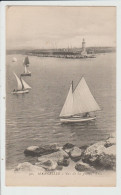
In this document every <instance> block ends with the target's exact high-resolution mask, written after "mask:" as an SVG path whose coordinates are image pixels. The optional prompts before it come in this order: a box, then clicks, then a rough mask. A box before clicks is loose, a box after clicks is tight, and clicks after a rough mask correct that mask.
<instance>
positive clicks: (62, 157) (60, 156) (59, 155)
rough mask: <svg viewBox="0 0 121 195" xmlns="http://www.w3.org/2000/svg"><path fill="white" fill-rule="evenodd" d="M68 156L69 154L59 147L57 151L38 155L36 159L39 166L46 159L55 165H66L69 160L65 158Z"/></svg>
mask: <svg viewBox="0 0 121 195" xmlns="http://www.w3.org/2000/svg"><path fill="white" fill-rule="evenodd" d="M68 158H69V155H68V154H67V153H66V152H65V151H63V150H62V149H61V150H60V151H58V152H54V153H52V154H48V155H44V156H41V157H39V158H38V161H39V162H40V166H41V163H43V162H45V161H48V160H51V161H53V162H56V163H57V165H61V166H68V165H69V160H67V159H68ZM38 164H39V163H38Z"/></svg>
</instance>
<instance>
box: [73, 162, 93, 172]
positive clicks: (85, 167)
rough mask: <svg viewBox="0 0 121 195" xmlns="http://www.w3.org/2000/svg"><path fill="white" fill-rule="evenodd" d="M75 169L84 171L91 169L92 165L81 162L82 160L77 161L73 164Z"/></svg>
mask: <svg viewBox="0 0 121 195" xmlns="http://www.w3.org/2000/svg"><path fill="white" fill-rule="evenodd" d="M75 169H76V170H77V171H80V172H84V171H93V170H94V168H93V167H90V166H89V165H88V164H87V163H83V162H82V161H80V162H78V163H77V164H76V165H75Z"/></svg>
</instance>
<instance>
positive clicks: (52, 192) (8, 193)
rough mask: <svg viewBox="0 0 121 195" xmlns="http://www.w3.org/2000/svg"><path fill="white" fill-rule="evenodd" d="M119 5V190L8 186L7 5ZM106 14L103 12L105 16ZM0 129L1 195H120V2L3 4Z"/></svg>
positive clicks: (0, 61)
mask: <svg viewBox="0 0 121 195" xmlns="http://www.w3.org/2000/svg"><path fill="white" fill-rule="evenodd" d="M6 5H43V6H48V5H50V6H116V7H117V63H116V69H117V70H116V74H117V78H116V84H117V87H116V88H117V89H116V97H117V98H116V102H117V103H116V107H117V110H116V115H117V118H116V122H117V124H116V127H117V129H116V131H117V133H116V136H117V182H116V187H58V188H57V187H6V186H5V98H4V97H5V95H6V94H5V91H6V89H5V72H6V71H5V64H6V63H5V49H6V47H5V6H6ZM102 14H103V13H102ZM0 19H1V21H0V108H1V109H0V122H1V123H0V129H1V194H2V195H22V194H25V195H39V194H45V195H47V194H49V195H62V194H63V195H72V194H73V195H74V194H76V195H78V194H81V193H82V194H84V195H89V194H90V195H92V194H93V195H97V194H98V195H102V194H104V195H107V194H108V193H110V195H120V194H121V151H120V150H121V141H120V139H121V58H120V56H121V1H120V0H115V1H25V2H24V1H6V2H0Z"/></svg>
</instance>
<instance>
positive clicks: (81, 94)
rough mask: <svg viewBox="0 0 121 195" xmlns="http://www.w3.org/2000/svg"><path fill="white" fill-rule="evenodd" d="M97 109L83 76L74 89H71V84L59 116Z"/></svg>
mask: <svg viewBox="0 0 121 195" xmlns="http://www.w3.org/2000/svg"><path fill="white" fill-rule="evenodd" d="M97 110H100V107H99V106H98V104H97V102H96V101H95V99H94V97H93V95H92V94H91V92H90V90H89V87H88V86H87V83H86V81H85V79H84V77H83V78H82V79H81V81H80V82H79V84H78V85H77V87H76V89H75V90H74V91H72V85H71V87H70V90H69V93H68V96H67V98H66V101H65V104H64V106H63V108H62V111H61V113H60V117H62V116H72V115H77V114H81V113H86V112H93V111H97Z"/></svg>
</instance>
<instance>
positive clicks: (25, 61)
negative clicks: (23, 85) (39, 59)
mask: <svg viewBox="0 0 121 195" xmlns="http://www.w3.org/2000/svg"><path fill="white" fill-rule="evenodd" d="M29 64H30V62H29V58H28V56H26V57H25V59H24V61H23V65H24V72H23V73H22V74H21V76H31V72H30V71H29V70H28V67H29Z"/></svg>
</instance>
